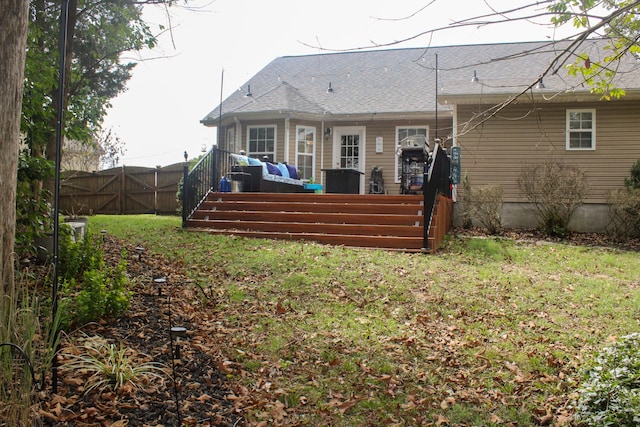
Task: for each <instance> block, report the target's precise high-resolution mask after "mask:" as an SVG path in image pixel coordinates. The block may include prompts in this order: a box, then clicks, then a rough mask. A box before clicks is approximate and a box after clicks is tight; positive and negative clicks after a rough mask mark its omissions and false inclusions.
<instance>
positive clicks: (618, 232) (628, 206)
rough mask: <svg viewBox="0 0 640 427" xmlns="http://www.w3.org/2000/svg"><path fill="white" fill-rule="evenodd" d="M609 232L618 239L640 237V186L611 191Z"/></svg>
mask: <svg viewBox="0 0 640 427" xmlns="http://www.w3.org/2000/svg"><path fill="white" fill-rule="evenodd" d="M609 218H610V222H609V225H608V226H607V233H608V234H609V235H610V236H612V237H614V238H616V239H618V240H626V239H628V238H636V237H640V188H620V189H617V190H614V191H612V192H611V193H609Z"/></svg>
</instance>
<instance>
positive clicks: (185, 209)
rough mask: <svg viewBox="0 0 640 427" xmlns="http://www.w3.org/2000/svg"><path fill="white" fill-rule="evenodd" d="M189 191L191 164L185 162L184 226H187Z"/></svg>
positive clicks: (183, 191) (183, 182) (183, 179)
mask: <svg viewBox="0 0 640 427" xmlns="http://www.w3.org/2000/svg"><path fill="white" fill-rule="evenodd" d="M188 191H189V165H188V163H187V162H184V166H183V167H182V228H185V227H186V226H187V212H188V209H189V207H188V206H187V204H188V200H189V198H188V197H187V192H188Z"/></svg>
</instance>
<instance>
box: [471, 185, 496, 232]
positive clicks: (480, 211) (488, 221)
mask: <svg viewBox="0 0 640 427" xmlns="http://www.w3.org/2000/svg"><path fill="white" fill-rule="evenodd" d="M471 200H472V203H471V212H472V214H473V217H474V219H475V220H476V221H478V223H479V224H480V226H481V227H483V228H484V229H485V230H487V232H488V233H489V234H497V233H499V232H500V230H501V229H502V187H501V186H500V185H483V186H480V187H477V188H474V189H473V191H472V193H471Z"/></svg>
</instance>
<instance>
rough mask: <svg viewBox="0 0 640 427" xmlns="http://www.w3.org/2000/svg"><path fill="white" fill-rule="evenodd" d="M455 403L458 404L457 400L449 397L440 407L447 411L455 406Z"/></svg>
mask: <svg viewBox="0 0 640 427" xmlns="http://www.w3.org/2000/svg"><path fill="white" fill-rule="evenodd" d="M455 403H456V399H455V398H453V397H451V396H449V397H447V398H445V399H444V400H443V401H442V402H440V407H441V408H442V409H444V410H447V409H449V407H450V406H451V405H454V404H455Z"/></svg>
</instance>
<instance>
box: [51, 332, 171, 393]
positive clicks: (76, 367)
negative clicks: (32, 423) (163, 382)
mask: <svg viewBox="0 0 640 427" xmlns="http://www.w3.org/2000/svg"><path fill="white" fill-rule="evenodd" d="M63 358H65V359H67V362H66V363H64V364H63V365H61V370H62V371H63V372H67V373H72V374H73V375H77V374H78V373H79V374H81V375H83V376H84V377H85V378H86V382H85V387H84V393H85V394H90V393H91V392H93V391H96V392H98V393H101V392H103V391H104V390H106V389H111V390H114V391H116V392H117V391H123V390H124V389H125V388H128V387H131V388H133V389H137V388H141V387H142V386H143V385H145V384H147V383H148V382H149V381H150V380H151V379H153V378H158V379H162V378H163V377H164V374H165V367H164V365H162V364H160V363H156V362H149V361H145V362H142V363H137V362H136V360H134V359H139V360H148V359H149V357H148V356H146V355H143V354H137V353H135V352H134V351H133V350H131V349H128V348H126V347H123V346H122V344H121V345H119V346H116V345H115V344H112V343H108V342H107V341H106V340H105V339H103V338H101V337H99V336H94V337H88V338H86V339H85V340H84V345H80V346H72V347H70V348H69V349H67V351H66V352H65V353H64V354H63Z"/></svg>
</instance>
